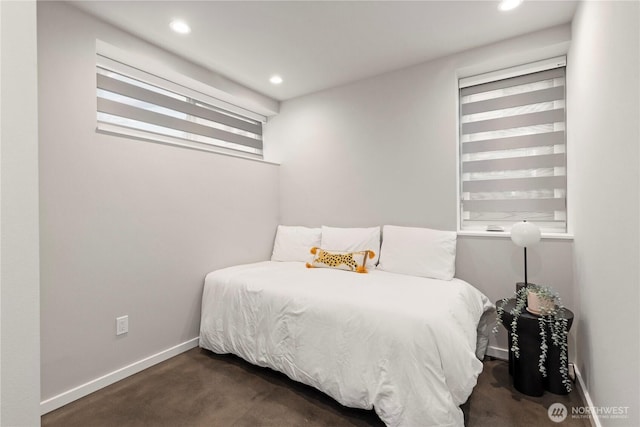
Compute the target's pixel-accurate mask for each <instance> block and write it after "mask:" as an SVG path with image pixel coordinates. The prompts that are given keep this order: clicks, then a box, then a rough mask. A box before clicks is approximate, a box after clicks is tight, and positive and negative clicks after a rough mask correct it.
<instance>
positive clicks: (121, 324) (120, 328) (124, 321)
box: [116, 316, 129, 335]
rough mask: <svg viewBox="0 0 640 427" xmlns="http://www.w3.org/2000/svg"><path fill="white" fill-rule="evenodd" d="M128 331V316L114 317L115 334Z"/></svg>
mask: <svg viewBox="0 0 640 427" xmlns="http://www.w3.org/2000/svg"><path fill="white" fill-rule="evenodd" d="M127 332H129V316H120V317H116V335H122V334H126V333H127Z"/></svg>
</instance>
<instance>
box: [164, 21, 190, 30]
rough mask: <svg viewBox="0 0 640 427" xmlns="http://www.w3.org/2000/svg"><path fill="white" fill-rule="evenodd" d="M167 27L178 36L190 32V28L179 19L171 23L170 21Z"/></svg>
mask: <svg viewBox="0 0 640 427" xmlns="http://www.w3.org/2000/svg"><path fill="white" fill-rule="evenodd" d="M169 27H171V29H172V30H173V31H175V32H176V33H179V34H189V33H190V32H191V27H189V24H187V23H186V22H184V21H181V20H180V19H174V20H173V21H171V23H170V24H169Z"/></svg>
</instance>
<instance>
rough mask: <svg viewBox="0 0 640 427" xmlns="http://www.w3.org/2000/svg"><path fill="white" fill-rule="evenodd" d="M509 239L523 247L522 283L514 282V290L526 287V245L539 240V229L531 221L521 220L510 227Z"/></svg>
mask: <svg viewBox="0 0 640 427" xmlns="http://www.w3.org/2000/svg"><path fill="white" fill-rule="evenodd" d="M511 240H512V241H513V243H515V244H516V245H517V246H520V247H523V248H524V283H516V290H520V289H521V288H522V287H525V288H526V287H527V284H528V283H529V282H528V281H527V246H533V245H535V244H536V243H538V242H539V241H540V229H539V228H538V226H537V225H535V224H534V223H532V222H527V221H526V220H525V221H522V222H517V223H515V224H513V227H511Z"/></svg>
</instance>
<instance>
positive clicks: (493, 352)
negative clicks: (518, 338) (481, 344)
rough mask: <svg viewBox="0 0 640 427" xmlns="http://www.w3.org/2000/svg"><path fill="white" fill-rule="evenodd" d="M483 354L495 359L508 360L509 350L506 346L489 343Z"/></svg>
mask: <svg viewBox="0 0 640 427" xmlns="http://www.w3.org/2000/svg"><path fill="white" fill-rule="evenodd" d="M485 354H486V355H487V356H489V357H495V358H496V359H500V360H509V352H508V351H507V349H506V348H500V347H495V346H493V345H490V346H489V347H487V352H486V353H485Z"/></svg>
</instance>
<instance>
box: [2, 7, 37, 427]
mask: <svg viewBox="0 0 640 427" xmlns="http://www.w3.org/2000/svg"><path fill="white" fill-rule="evenodd" d="M0 50H1V51H2V62H1V65H0V94H1V96H0V144H1V145H0V230H1V233H0V234H1V237H0V241H1V245H0V326H1V329H0V337H1V339H0V373H1V375H0V425H3V426H29V427H31V426H37V425H40V409H39V402H40V357H39V356H40V350H39V348H40V325H39V315H40V313H39V309H40V304H39V283H38V274H39V273H38V94H37V67H36V61H37V49H36V3H35V2H34V1H24V2H4V1H3V2H0Z"/></svg>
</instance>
